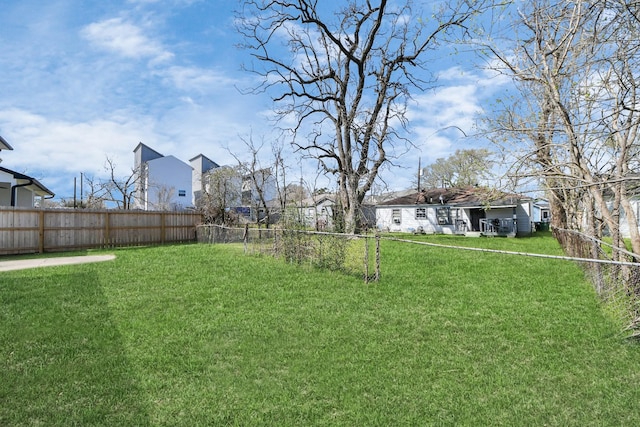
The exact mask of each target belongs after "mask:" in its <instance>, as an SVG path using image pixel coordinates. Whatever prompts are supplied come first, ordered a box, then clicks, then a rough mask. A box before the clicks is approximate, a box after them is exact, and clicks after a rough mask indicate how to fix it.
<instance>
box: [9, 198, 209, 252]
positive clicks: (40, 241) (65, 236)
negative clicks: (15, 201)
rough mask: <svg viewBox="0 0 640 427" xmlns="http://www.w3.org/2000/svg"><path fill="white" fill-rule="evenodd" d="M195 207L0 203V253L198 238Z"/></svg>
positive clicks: (200, 219) (62, 249)
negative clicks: (32, 206)
mask: <svg viewBox="0 0 640 427" xmlns="http://www.w3.org/2000/svg"><path fill="white" fill-rule="evenodd" d="M201 222H202V216H201V215H200V214H198V213H195V212H164V211H163V212H160V211H157V212H156V211H154V212H149V211H117V210H84V209H74V210H70V209H69V210H67V209H29V208H13V207H11V208H9V207H0V255H9V254H25V253H43V252H61V251H68V250H79V249H90V248H108V247H116V246H141V245H152V244H162V243H172V242H187V241H195V239H196V226H197V225H198V224H200V223H201Z"/></svg>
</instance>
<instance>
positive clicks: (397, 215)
mask: <svg viewBox="0 0 640 427" xmlns="http://www.w3.org/2000/svg"><path fill="white" fill-rule="evenodd" d="M391 220H392V221H393V223H394V224H400V223H401V222H402V216H401V211H400V209H394V210H393V211H391Z"/></svg>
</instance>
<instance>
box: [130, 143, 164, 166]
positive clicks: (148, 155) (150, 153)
mask: <svg viewBox="0 0 640 427" xmlns="http://www.w3.org/2000/svg"><path fill="white" fill-rule="evenodd" d="M138 151H140V152H141V153H140V160H141V161H142V162H143V163H144V162H148V161H149V160H153V159H158V158H160V157H164V155H162V154H160V153H158V152H157V151H156V150H154V149H153V148H151V147H149V146H148V145H146V144H143V143H142V142H140V143H138V145H136V148H134V149H133V152H134V153H136V152H138Z"/></svg>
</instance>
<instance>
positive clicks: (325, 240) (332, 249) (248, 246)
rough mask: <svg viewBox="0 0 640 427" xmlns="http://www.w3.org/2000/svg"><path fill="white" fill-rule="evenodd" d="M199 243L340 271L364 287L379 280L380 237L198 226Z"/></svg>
mask: <svg viewBox="0 0 640 427" xmlns="http://www.w3.org/2000/svg"><path fill="white" fill-rule="evenodd" d="M196 235H197V239H198V242H199V243H211V244H232V243H235V244H238V245H242V246H243V247H244V251H245V253H247V254H254V255H255V254H262V255H269V256H275V257H282V258H284V259H285V260H287V261H288V262H292V263H297V264H301V265H305V264H306V265H311V266H314V267H319V268H326V269H329V270H335V271H342V272H344V273H347V274H351V275H356V276H359V277H362V278H363V279H364V281H365V283H369V282H377V281H378V280H379V279H380V236H378V235H375V236H373V235H347V234H339V233H325V232H317V231H308V230H295V229H283V228H268V229H267V228H253V227H248V226H245V227H227V226H221V225H214V224H211V225H200V226H198V228H197V231H196Z"/></svg>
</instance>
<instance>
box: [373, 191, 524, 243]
mask: <svg viewBox="0 0 640 427" xmlns="http://www.w3.org/2000/svg"><path fill="white" fill-rule="evenodd" d="M531 214H532V200H531V199H530V198H526V197H522V196H518V195H515V194H507V193H502V192H496V191H489V190H487V189H484V188H476V187H469V188H437V189H430V190H423V191H421V192H414V193H411V194H408V195H405V196H402V197H398V198H395V199H392V200H388V201H385V202H381V203H379V204H378V205H377V206H376V226H377V228H378V229H381V230H387V231H402V232H413V233H443V234H464V235H485V236H516V235H524V234H530V233H531V232H532V231H534V229H533V227H532V220H531Z"/></svg>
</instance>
